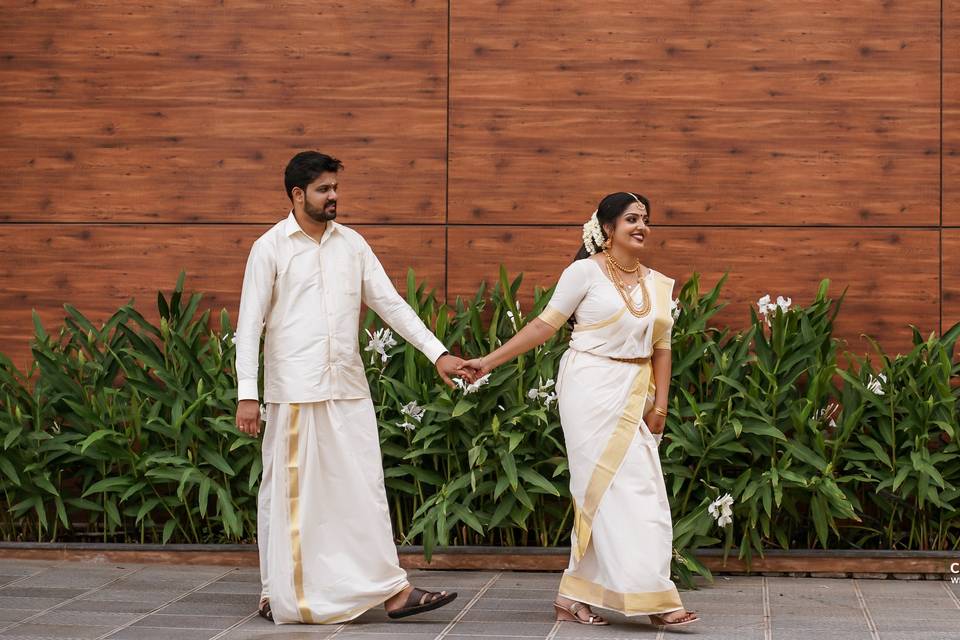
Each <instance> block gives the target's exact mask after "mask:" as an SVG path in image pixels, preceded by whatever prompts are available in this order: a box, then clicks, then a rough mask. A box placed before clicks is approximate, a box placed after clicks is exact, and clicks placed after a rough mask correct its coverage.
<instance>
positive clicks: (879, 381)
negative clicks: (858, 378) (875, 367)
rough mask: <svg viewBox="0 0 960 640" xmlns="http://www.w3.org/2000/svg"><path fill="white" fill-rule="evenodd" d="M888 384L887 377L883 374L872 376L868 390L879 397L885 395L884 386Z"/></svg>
mask: <svg viewBox="0 0 960 640" xmlns="http://www.w3.org/2000/svg"><path fill="white" fill-rule="evenodd" d="M886 383H887V376H886V375H885V374H883V373H878V374H877V375H876V376H873V375H871V376H870V382H868V383H867V390H868V391H872V392H873V393H875V394H877V395H878V396H882V395H884V391H883V385H884V384H886Z"/></svg>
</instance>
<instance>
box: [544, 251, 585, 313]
mask: <svg viewBox="0 0 960 640" xmlns="http://www.w3.org/2000/svg"><path fill="white" fill-rule="evenodd" d="M588 284H589V283H588V282H587V277H586V273H585V271H584V270H583V269H581V268H579V265H578V264H577V263H576V262H574V263H573V264H571V265H569V266H568V267H567V268H566V269H564V270H563V273H562V274H560V281H559V282H557V287H556V289H554V290H553V297H551V298H550V303H549V304H547V307H546V308H545V309H544V310H543V313H541V314H540V315H539V316H538V317H539V318H540V319H541V320H543V321H544V322H546V323H547V324H548V325H550V326H551V327H553V328H554V329H560V327H562V326H563V325H564V323H566V321H567V319H569V318H570V316H572V315H573V312H574V311H576V309H577V307H578V306H579V305H580V301H581V300H583V297H584V296H585V295H587V288H588Z"/></svg>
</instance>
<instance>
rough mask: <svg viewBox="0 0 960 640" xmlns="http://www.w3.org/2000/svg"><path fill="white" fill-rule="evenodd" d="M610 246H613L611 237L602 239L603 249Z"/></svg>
mask: <svg viewBox="0 0 960 640" xmlns="http://www.w3.org/2000/svg"><path fill="white" fill-rule="evenodd" d="M612 246H613V238H607V239H606V240H604V242H603V248H604V249H609V248H610V247H612Z"/></svg>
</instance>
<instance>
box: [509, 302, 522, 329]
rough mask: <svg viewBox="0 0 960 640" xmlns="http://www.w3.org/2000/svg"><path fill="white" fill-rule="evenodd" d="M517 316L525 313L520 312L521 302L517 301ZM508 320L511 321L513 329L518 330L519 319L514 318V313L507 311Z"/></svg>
mask: <svg viewBox="0 0 960 640" xmlns="http://www.w3.org/2000/svg"><path fill="white" fill-rule="evenodd" d="M516 302H517V315H519V316H522V315H523V311H521V310H520V301H519V300H517V301H516ZM507 318H508V319H509V320H510V325H511V326H512V327H513V330H514V331H516V330H517V319H516V318H515V317H514V315H513V312H512V311H510V310H509V309H507Z"/></svg>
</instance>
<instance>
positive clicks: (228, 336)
mask: <svg viewBox="0 0 960 640" xmlns="http://www.w3.org/2000/svg"><path fill="white" fill-rule="evenodd" d="M220 339H221V340H223V342H225V343H226V344H234V340H233V334H232V333H230V332H229V331H228V332H227V333H225V334H223V337H221V338H220Z"/></svg>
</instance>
